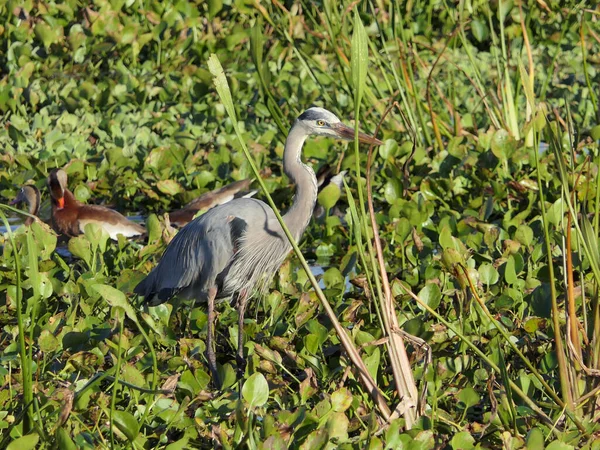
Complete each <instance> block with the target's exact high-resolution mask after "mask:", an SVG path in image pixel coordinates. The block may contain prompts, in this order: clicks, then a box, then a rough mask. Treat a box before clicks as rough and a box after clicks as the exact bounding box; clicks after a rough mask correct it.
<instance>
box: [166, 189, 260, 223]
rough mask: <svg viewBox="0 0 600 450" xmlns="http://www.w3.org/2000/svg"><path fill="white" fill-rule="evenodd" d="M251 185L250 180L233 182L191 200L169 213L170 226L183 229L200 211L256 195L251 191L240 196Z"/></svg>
mask: <svg viewBox="0 0 600 450" xmlns="http://www.w3.org/2000/svg"><path fill="white" fill-rule="evenodd" d="M251 183H252V180H251V179H246V180H240V181H235V182H233V183H231V184H228V185H227V186H223V187H222V188H219V189H215V190H214V191H210V192H206V193H205V194H202V195H201V196H200V197H198V198H196V199H194V200H192V201H191V202H190V203H188V204H187V205H185V206H184V207H183V208H181V209H178V210H177V211H173V212H170V213H169V220H170V222H171V225H175V226H178V227H183V226H184V225H186V224H187V223H189V222H191V221H192V219H193V218H194V216H195V215H196V214H197V213H198V211H200V210H201V209H210V208H213V207H215V206H219V205H222V204H224V203H227V202H228V201H231V200H233V199H234V198H238V197H240V196H242V197H247V196H251V195H253V194H254V193H256V191H251V192H250V193H246V194H245V195H240V194H241V193H243V191H246V190H247V189H248V188H249V187H250V184H251Z"/></svg>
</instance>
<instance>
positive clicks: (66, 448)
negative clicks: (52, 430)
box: [56, 427, 77, 450]
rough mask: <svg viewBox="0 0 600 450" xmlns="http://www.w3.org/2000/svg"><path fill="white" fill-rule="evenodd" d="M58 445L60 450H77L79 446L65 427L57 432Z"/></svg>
mask: <svg viewBox="0 0 600 450" xmlns="http://www.w3.org/2000/svg"><path fill="white" fill-rule="evenodd" d="M56 444H57V445H58V448H59V450H77V446H76V445H75V442H73V439H71V436H69V433H68V432H67V430H65V429H64V428H63V427H59V428H58V429H57V430H56Z"/></svg>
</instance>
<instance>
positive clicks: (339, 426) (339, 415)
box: [327, 412, 350, 441]
mask: <svg viewBox="0 0 600 450" xmlns="http://www.w3.org/2000/svg"><path fill="white" fill-rule="evenodd" d="M349 424H350V421H349V420H348V417H346V414H344V413H343V412H334V413H332V414H331V415H330V416H329V418H328V419H327V431H328V433H327V434H328V435H329V439H339V440H341V441H345V440H346V439H348V425H349Z"/></svg>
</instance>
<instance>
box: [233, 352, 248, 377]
mask: <svg viewBox="0 0 600 450" xmlns="http://www.w3.org/2000/svg"><path fill="white" fill-rule="evenodd" d="M235 362H236V363H237V372H236V374H237V379H238V380H241V379H243V378H244V373H246V358H244V357H243V356H242V355H237V356H236V357H235Z"/></svg>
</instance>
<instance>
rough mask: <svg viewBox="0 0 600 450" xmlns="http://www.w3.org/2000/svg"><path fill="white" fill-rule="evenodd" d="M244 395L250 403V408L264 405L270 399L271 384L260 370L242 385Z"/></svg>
mask: <svg viewBox="0 0 600 450" xmlns="http://www.w3.org/2000/svg"><path fill="white" fill-rule="evenodd" d="M242 396H243V397H244V400H246V401H247V402H248V403H249V406H250V408H256V407H258V406H263V405H264V404H265V403H267V400H269V384H268V383H267V380H266V378H265V377H264V375H263V374H262V373H260V372H256V373H254V374H252V375H251V376H250V378H248V379H247V380H246V382H245V383H244V386H243V387H242Z"/></svg>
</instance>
